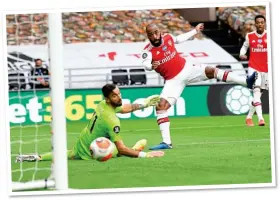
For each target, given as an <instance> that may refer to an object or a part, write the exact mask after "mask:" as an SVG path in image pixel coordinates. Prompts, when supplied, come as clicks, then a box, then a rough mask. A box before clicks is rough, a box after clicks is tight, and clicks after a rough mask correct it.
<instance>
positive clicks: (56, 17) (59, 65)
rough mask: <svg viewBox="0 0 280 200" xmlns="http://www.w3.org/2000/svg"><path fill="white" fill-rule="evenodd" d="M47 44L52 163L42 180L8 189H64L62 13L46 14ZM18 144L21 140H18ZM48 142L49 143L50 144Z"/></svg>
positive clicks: (65, 140)
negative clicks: (46, 176) (48, 172)
mask: <svg viewBox="0 0 280 200" xmlns="http://www.w3.org/2000/svg"><path fill="white" fill-rule="evenodd" d="M48 46H49V49H48V50H49V65H50V68H49V71H50V96H51V106H52V109H51V114H52V120H51V128H52V136H51V134H50V137H52V153H53V164H52V169H51V177H49V178H48V179H44V180H30V181H27V182H12V191H19V190H32V189H39V188H55V189H56V190H66V189H68V162H67V134H66V117H65V105H64V100H65V88H64V69H63V32H62V14H61V13H59V12H56V13H49V14H48ZM20 145H21V143H20ZM50 145H51V144H50Z"/></svg>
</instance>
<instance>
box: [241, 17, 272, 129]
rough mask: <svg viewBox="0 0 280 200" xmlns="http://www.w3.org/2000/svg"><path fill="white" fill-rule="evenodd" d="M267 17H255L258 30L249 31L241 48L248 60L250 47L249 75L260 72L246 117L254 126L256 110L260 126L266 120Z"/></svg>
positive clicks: (242, 54) (243, 56) (247, 122)
mask: <svg viewBox="0 0 280 200" xmlns="http://www.w3.org/2000/svg"><path fill="white" fill-rule="evenodd" d="M265 23H266V20H265V17H264V16H262V15H258V16H256V17H255V26H256V30H255V31H253V32H251V33H248V34H247V35H246V37H245V41H244V43H243V46H242V48H241V49H240V59H242V60H247V56H246V52H247V50H248V48H250V58H249V67H248V75H251V74H252V73H253V72H255V71H257V72H258V78H257V80H256V82H255V86H254V89H253V97H254V98H253V102H252V105H251V106H250V110H249V113H248V115H247V117H246V124H247V125H248V126H254V123H253V120H252V118H253V115H254V113H255V111H256V113H257V116H258V119H259V126H264V125H265V121H264V119H263V115H262V103H261V95H262V91H263V90H268V74H267V72H268V64H267V33H266V30H265Z"/></svg>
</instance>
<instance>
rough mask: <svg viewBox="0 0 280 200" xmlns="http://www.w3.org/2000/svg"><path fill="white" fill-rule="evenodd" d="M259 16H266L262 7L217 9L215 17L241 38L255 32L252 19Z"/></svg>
mask: <svg viewBox="0 0 280 200" xmlns="http://www.w3.org/2000/svg"><path fill="white" fill-rule="evenodd" d="M259 14H261V15H264V16H266V11H265V7H264V6H248V7H219V8H217V17H218V18H219V19H220V20H222V21H224V22H225V23H227V24H228V25H229V26H230V27H231V28H232V29H234V30H235V31H237V32H238V33H239V34H241V35H242V37H245V35H246V34H247V33H248V32H251V31H253V30H255V27H254V24H255V21H254V18H255V16H256V15H259Z"/></svg>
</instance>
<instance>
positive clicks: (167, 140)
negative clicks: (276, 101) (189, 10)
mask: <svg viewBox="0 0 280 200" xmlns="http://www.w3.org/2000/svg"><path fill="white" fill-rule="evenodd" d="M203 29H204V24H198V25H197V26H196V27H195V29H194V30H192V31H190V32H187V33H184V34H181V35H179V36H177V37H174V36H173V35H171V34H162V33H161V31H160V29H159V28H158V26H157V25H156V24H149V25H147V27H146V33H147V37H148V38H149V40H150V43H149V44H147V45H146V47H145V48H144V50H143V52H142V55H141V57H142V64H143V66H144V67H145V69H146V70H155V71H156V72H157V73H159V74H160V75H161V76H162V77H163V78H164V79H165V81H166V82H165V85H164V87H163V90H162V92H161V94H160V97H161V99H160V103H159V104H158V106H157V107H156V113H157V122H158V125H159V128H160V131H161V135H162V140H163V142H161V143H160V144H159V145H156V146H154V147H151V148H150V149H151V150H157V149H171V148H172V143H171V137H170V128H169V127H170V122H169V119H168V113H167V110H168V109H169V108H170V107H171V106H172V105H174V104H175V103H176V101H177V99H178V98H179V97H180V96H181V94H182V91H183V89H184V88H185V86H186V85H188V84H190V83H195V82H200V81H204V80H208V79H213V78H216V79H218V80H221V81H224V82H234V83H237V84H240V85H244V86H247V87H248V88H252V87H253V85H254V83H255V79H256V77H257V73H256V72H255V73H253V74H252V75H251V76H249V77H247V79H246V78H245V77H241V76H238V75H237V74H235V73H233V72H230V71H224V70H221V69H218V68H216V67H210V66H207V65H203V64H192V63H191V62H188V61H186V59H185V58H183V57H181V56H180V55H179V54H178V52H177V50H176V48H175V44H178V43H182V42H185V41H187V40H188V39H190V38H191V37H193V36H194V35H196V34H197V33H198V32H200V31H201V30H203Z"/></svg>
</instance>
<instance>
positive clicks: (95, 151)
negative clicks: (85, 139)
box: [90, 137, 115, 162]
mask: <svg viewBox="0 0 280 200" xmlns="http://www.w3.org/2000/svg"><path fill="white" fill-rule="evenodd" d="M114 150H115V144H114V143H113V142H111V141H110V140H109V139H107V138H105V137H99V138H96V139H95V140H93V141H92V143H91V144H90V151H91V154H92V157H93V159H95V160H98V161H100V162H104V161H107V160H109V159H110V158H112V156H113V152H114Z"/></svg>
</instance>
